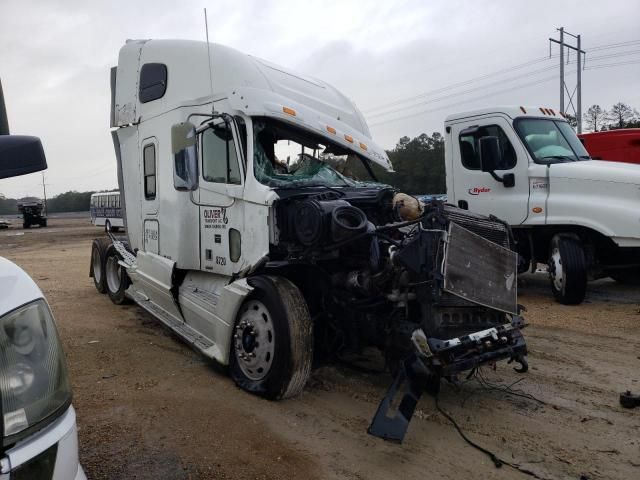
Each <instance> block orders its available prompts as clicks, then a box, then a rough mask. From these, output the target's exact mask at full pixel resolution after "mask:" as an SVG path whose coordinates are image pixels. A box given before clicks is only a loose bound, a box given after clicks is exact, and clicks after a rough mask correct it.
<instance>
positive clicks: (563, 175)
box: [445, 107, 640, 304]
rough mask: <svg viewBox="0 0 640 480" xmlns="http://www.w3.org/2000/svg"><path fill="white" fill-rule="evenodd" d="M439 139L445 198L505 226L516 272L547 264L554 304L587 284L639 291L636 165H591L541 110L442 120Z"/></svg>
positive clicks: (557, 119)
mask: <svg viewBox="0 0 640 480" xmlns="http://www.w3.org/2000/svg"><path fill="white" fill-rule="evenodd" d="M445 132H446V135H445V162H446V170H447V196H448V200H449V201H450V202H451V203H453V204H455V205H457V206H458V207H460V208H464V209H468V210H471V211H474V212H478V213H481V214H484V215H496V216H498V217H500V218H501V219H503V220H505V221H507V222H508V223H509V224H510V225H511V228H512V230H513V233H514V237H515V241H516V250H517V251H518V253H519V256H520V270H521V271H524V270H527V269H529V268H530V269H532V270H533V271H535V269H536V266H537V264H538V263H546V264H548V269H549V276H550V280H551V288H552V291H553V293H554V295H555V297H556V299H557V300H558V301H560V302H561V303H565V304H577V303H580V302H582V300H583V299H584V297H585V292H586V287H587V281H588V280H589V279H597V278H601V277H607V276H611V277H613V278H614V279H615V280H617V281H619V282H622V283H629V284H635V285H640V166H638V165H633V164H625V163H613V162H605V161H600V160H592V159H591V158H590V157H589V154H588V153H587V151H586V150H585V148H584V147H583V145H582V143H581V142H580V140H579V139H578V137H577V136H576V134H575V132H574V131H573V129H572V128H571V127H570V126H569V124H568V123H567V120H566V118H565V117H564V116H563V115H562V114H560V113H559V112H555V111H554V110H552V109H550V108H533V107H495V108H487V109H483V110H478V111H473V112H467V113H460V114H456V115H450V116H448V117H447V119H446V121H445Z"/></svg>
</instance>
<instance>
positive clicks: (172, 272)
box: [91, 40, 527, 439]
mask: <svg viewBox="0 0 640 480" xmlns="http://www.w3.org/2000/svg"><path fill="white" fill-rule="evenodd" d="M209 51H210V53H209ZM111 80H112V81H111V85H112V111H111V125H112V127H113V130H112V136H113V141H114V145H115V151H116V158H117V162H118V176H119V184H120V192H121V199H122V209H123V216H124V218H125V227H126V232H127V234H126V239H124V238H120V239H118V238H116V237H114V236H112V235H109V236H108V237H104V238H98V239H96V240H94V242H93V246H92V255H91V275H92V276H93V279H94V283H95V285H96V288H97V289H98V291H100V292H103V293H108V295H109V297H110V298H111V300H112V301H113V302H114V303H116V304H119V303H123V302H125V301H127V300H133V301H134V302H135V303H137V304H138V305H139V306H140V307H142V308H144V309H145V310H147V311H148V312H149V313H151V315H153V316H154V317H156V318H157V319H158V320H160V321H161V322H162V323H164V324H165V325H166V326H168V327H169V328H170V329H171V330H173V331H174V332H175V333H177V334H178V335H179V336H181V337H182V338H183V339H184V340H186V341H187V342H189V343H190V344H191V345H192V346H193V347H194V348H195V349H197V350H198V351H200V352H202V354H204V355H205V356H207V357H209V358H211V359H213V360H215V361H217V362H219V363H220V364H222V365H228V366H229V372H230V375H231V377H232V378H233V380H234V381H235V382H236V384H237V385H238V386H240V387H241V388H243V389H245V390H247V391H249V392H253V393H256V394H259V395H262V396H264V397H267V398H270V399H280V398H287V397H291V396H294V395H296V394H298V393H300V392H301V390H302V389H303V387H304V385H305V382H306V381H307V379H308V378H309V375H310V371H311V369H312V367H313V366H314V365H318V364H320V363H322V362H326V361H329V360H331V359H335V358H339V357H340V356H341V355H344V354H346V353H348V352H355V351H360V350H362V349H363V348H365V347H368V346H374V347H378V348H379V349H380V351H381V352H382V353H383V355H384V357H385V359H386V361H387V365H389V367H390V368H391V370H392V371H393V372H394V373H395V374H396V381H395V382H394V388H392V389H391V391H390V394H389V395H390V396H391V395H392V394H393V393H395V392H396V391H397V390H399V387H400V384H402V385H404V386H405V387H406V388H405V389H407V390H408V393H407V401H406V402H403V404H404V405H405V408H403V409H402V411H401V412H400V414H399V416H397V417H394V418H389V417H388V416H387V403H385V402H383V403H382V405H381V408H380V410H379V412H378V415H377V416H376V420H375V421H374V422H373V424H372V427H371V432H372V433H374V434H376V435H379V436H382V437H385V438H392V439H401V438H402V435H403V434H404V430H405V429H406V423H407V421H408V419H409V418H410V417H411V413H412V411H413V408H414V407H415V400H416V398H417V396H419V394H420V393H421V392H422V391H424V390H428V391H431V392H435V391H437V388H438V385H439V382H440V379H441V378H442V377H447V378H452V377H454V376H455V375H456V374H457V373H458V372H461V371H464V370H471V369H473V368H476V367H478V366H480V365H483V364H485V363H488V362H495V361H497V360H501V359H506V360H510V361H516V362H518V363H519V364H520V365H521V367H520V370H526V366H527V364H526V345H525V342H524V339H523V337H522V334H521V331H520V329H521V327H522V326H523V320H522V318H521V317H520V315H519V306H518V304H517V280H516V275H517V256H516V254H515V253H514V252H513V251H512V249H511V247H512V246H513V240H512V238H511V235H510V230H509V227H508V226H507V225H506V224H505V223H504V222H502V221H500V220H498V219H496V218H487V217H483V216H480V215H477V214H473V213H469V212H466V211H464V210H461V209H458V208H456V207H453V206H451V205H445V204H444V203H442V202H438V201H434V202H431V203H428V204H422V203H420V202H418V201H417V200H415V199H413V198H412V197H409V196H408V195H403V194H400V193H398V192H396V191H395V190H394V188H392V187H390V186H387V185H382V184H380V183H377V182H376V181H375V179H374V178H371V179H369V180H355V179H353V178H350V177H348V176H346V175H345V174H343V173H340V171H341V170H342V171H344V168H342V166H343V164H344V162H345V161H346V159H347V158H349V159H354V160H357V161H360V162H362V164H363V165H364V168H365V169H366V170H367V171H368V172H369V173H370V174H371V175H372V176H373V172H372V169H371V165H372V164H375V165H378V166H381V167H383V168H385V169H387V170H391V168H392V166H391V163H390V162H389V159H388V157H387V154H386V153H385V151H384V150H383V149H382V148H380V147H379V146H377V145H376V144H375V143H374V142H373V140H372V139H371V135H370V133H369V129H368V127H367V124H366V122H365V120H364V118H363V116H362V114H361V113H360V112H359V110H358V109H357V108H356V106H355V105H354V104H353V102H351V101H350V100H348V99H347V98H346V97H345V96H344V95H343V94H341V93H340V92H339V91H337V90H336V89H334V88H333V87H331V86H330V85H328V84H326V83H324V82H322V81H320V80H317V79H314V78H309V77H306V76H303V75H299V74H295V73H292V72H290V71H288V70H286V69H284V68H282V67H279V66H277V65H274V64H272V63H270V62H267V61H264V60H261V59H259V58H255V57H252V56H249V55H245V54H242V53H240V52H238V51H236V50H233V49H231V48H227V47H224V46H221V45H211V46H209V45H207V44H206V43H203V42H192V41H178V40H148V41H146V40H145V41H129V42H127V44H126V45H125V46H124V47H122V49H121V50H120V56H119V60H118V66H117V67H116V68H114V69H112V79H111ZM385 400H387V399H385Z"/></svg>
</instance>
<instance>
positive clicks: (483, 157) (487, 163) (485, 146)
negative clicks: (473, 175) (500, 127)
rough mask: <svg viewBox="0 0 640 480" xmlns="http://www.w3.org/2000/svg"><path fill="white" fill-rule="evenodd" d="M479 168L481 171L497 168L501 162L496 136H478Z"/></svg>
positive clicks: (500, 150)
mask: <svg viewBox="0 0 640 480" xmlns="http://www.w3.org/2000/svg"><path fill="white" fill-rule="evenodd" d="M478 155H479V157H480V169H481V170H482V171H483V172H493V171H494V170H499V169H500V165H501V164H502V149H501V148H500V140H499V139H498V137H480V149H479V152H478Z"/></svg>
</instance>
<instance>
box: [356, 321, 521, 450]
mask: <svg viewBox="0 0 640 480" xmlns="http://www.w3.org/2000/svg"><path fill="white" fill-rule="evenodd" d="M524 326H525V323H524V320H523V319H522V317H520V316H518V315H514V316H513V319H512V321H511V323H507V324H504V325H499V326H497V327H493V328H489V329H486V330H482V331H479V332H475V333H471V334H468V335H463V336H461V337H457V338H451V339H448V340H440V339H436V338H427V337H426V335H425V334H424V332H423V331H422V329H417V330H416V331H414V332H413V335H412V337H411V339H412V341H413V345H414V350H415V352H414V353H413V354H412V355H411V356H409V357H408V358H406V359H405V360H404V361H403V362H402V364H401V367H400V369H399V370H398V373H397V374H396V376H395V378H394V380H393V383H392V384H391V387H390V388H389V390H388V391H387V394H386V395H385V397H384V398H383V399H382V401H381V402H380V405H379V406H378V410H377V411H376V414H375V416H374V417H373V420H372V422H371V425H370V426H369V429H368V432H369V434H371V435H373V436H376V437H380V438H382V439H384V440H389V441H394V442H398V443H401V442H402V440H403V439H404V436H405V434H406V432H407V428H408V426H409V422H410V421H411V417H412V416H413V413H414V411H415V408H416V405H417V404H418V400H419V399H420V397H421V396H422V393H423V392H425V391H426V392H428V393H430V394H432V395H434V396H435V395H437V394H438V391H439V385H440V379H441V378H442V377H445V378H446V377H452V376H454V375H456V374H458V373H461V372H464V371H467V370H473V369H474V368H478V367H481V366H482V365H486V364H488V363H494V362H497V361H500V360H508V361H509V363H511V362H514V361H515V362H516V363H518V364H519V365H520V366H519V367H517V368H515V370H516V371H517V372H520V373H524V372H526V371H527V370H528V364H527V360H526V355H527V346H526V343H525V341H524V337H523V336H522V333H521V331H520V330H521V329H522V328H523V327H524ZM399 394H402V400H401V401H400V404H399V406H398V408H397V409H396V411H395V414H394V415H393V416H390V413H392V412H391V410H392V405H393V401H394V399H395V398H396V396H397V395H399Z"/></svg>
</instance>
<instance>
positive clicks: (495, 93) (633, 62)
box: [370, 60, 640, 127]
mask: <svg viewBox="0 0 640 480" xmlns="http://www.w3.org/2000/svg"><path fill="white" fill-rule="evenodd" d="M572 63H574V62H572ZM635 64H640V60H638V61H629V62H618V63H611V64H604V65H594V66H590V67H585V70H595V69H598V68H609V67H616V66H622V65H635ZM567 73H569V74H572V73H575V70H572V71H570V72H567ZM556 78H557V77H556V76H555V75H554V76H550V77H545V78H541V79H539V80H537V81H535V82H527V83H523V84H518V85H514V86H513V87H510V88H505V89H501V90H497V91H494V92H490V93H488V94H486V95H481V96H478V97H473V98H471V99H466V100H461V101H460V102H455V103H449V104H447V105H443V106H440V107H436V108H431V109H427V110H420V111H418V112H413V113H409V114H407V115H401V116H398V117H395V118H390V119H387V120H381V121H379V122H376V123H372V124H371V125H370V126H371V127H376V126H379V125H384V124H387V123H393V122H397V121H399V120H405V119H407V118H413V117H418V116H420V115H424V114H426V113H432V112H437V111H439V110H444V109H447V108H450V107H455V106H458V105H463V104H466V103H470V102H473V101H476V100H481V99H484V98H489V97H493V96H495V95H500V94H501V93H505V92H510V91H514V90H519V89H521V88H525V87H529V86H534V85H541V84H543V83H547V82H549V81H551V80H553V79H556Z"/></svg>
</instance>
